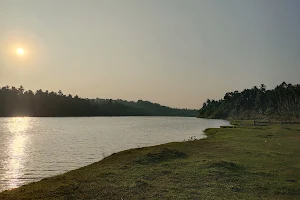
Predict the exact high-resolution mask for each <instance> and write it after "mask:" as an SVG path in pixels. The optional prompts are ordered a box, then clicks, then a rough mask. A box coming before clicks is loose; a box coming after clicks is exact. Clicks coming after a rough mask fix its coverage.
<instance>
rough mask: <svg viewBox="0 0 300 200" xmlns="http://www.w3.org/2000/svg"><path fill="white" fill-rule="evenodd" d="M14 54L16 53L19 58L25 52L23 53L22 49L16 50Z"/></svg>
mask: <svg viewBox="0 0 300 200" xmlns="http://www.w3.org/2000/svg"><path fill="white" fill-rule="evenodd" d="M16 53H17V55H19V56H23V55H24V53H25V51H24V49H23V48H17V50H16Z"/></svg>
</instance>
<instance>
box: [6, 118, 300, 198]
mask: <svg viewBox="0 0 300 200" xmlns="http://www.w3.org/2000/svg"><path fill="white" fill-rule="evenodd" d="M233 124H236V125H237V126H236V127H235V128H220V129H208V130H207V131H206V133H207V135H208V138H206V139H202V140H196V141H189V142H179V143H169V144H164V145H159V146H154V147H147V148H140V149H131V150H127V151H123V152H120V153H117V154H113V155H111V156H109V157H107V158H105V159H103V160H102V161H100V162H97V163H94V164H92V165H89V166H87V167H83V168H80V169H77V170H74V171H71V172H68V173H65V174H62V175H59V176H55V177H51V178H46V179H43V180H41V181H39V182H36V183H31V184H29V185H26V186H22V187H20V188H18V189H13V190H11V191H5V192H3V193H1V194H0V199H1V200H6V199H13V200H17V199H118V200H121V199H123V200H126V199H128V200H135V199H300V125H299V124H294V125H292V124H290V125H287V124H284V125H280V124H274V125H267V126H253V122H252V121H235V122H233Z"/></svg>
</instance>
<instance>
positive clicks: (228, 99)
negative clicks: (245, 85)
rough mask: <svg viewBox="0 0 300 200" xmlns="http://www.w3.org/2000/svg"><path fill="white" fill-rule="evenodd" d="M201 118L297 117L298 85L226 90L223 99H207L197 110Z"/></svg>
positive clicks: (299, 115) (299, 108)
mask: <svg viewBox="0 0 300 200" xmlns="http://www.w3.org/2000/svg"><path fill="white" fill-rule="evenodd" d="M198 117H201V118H222V119H227V118H229V119H230V118H232V119H300V85H299V84H297V85H292V84H286V83H285V82H283V83H282V84H280V85H278V86H276V87H275V89H272V90H267V89H266V86H265V85H264V84H261V85H260V87H256V86H254V87H253V88H252V89H245V90H244V91H242V92H238V91H234V92H229V93H226V94H225V96H224V98H223V99H220V100H217V101H216V100H210V99H208V100H207V101H206V102H205V103H204V104H203V107H202V108H201V109H200V110H199V111H198Z"/></svg>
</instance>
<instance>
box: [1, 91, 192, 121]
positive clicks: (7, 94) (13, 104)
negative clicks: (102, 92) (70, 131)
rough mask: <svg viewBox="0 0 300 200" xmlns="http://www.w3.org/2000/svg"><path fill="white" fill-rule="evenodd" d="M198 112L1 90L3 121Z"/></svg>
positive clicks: (152, 104) (157, 105) (151, 104)
mask: <svg viewBox="0 0 300 200" xmlns="http://www.w3.org/2000/svg"><path fill="white" fill-rule="evenodd" d="M196 114H197V111H196V110H189V109H174V108H170V107H166V106H161V105H159V104H155V103H151V102H148V101H142V100H139V101H137V102H128V101H124V100H112V99H108V100H104V99H102V100H101V99H84V98H80V97H78V96H77V95H76V96H74V97H73V96H72V95H65V94H63V93H62V91H58V92H57V93H56V92H49V91H48V90H46V91H42V90H37V91H36V92H33V91H31V90H27V91H25V90H24V88H23V87H22V86H20V87H19V88H16V87H9V86H5V87H2V88H0V117H10V116H36V117H67V116H196Z"/></svg>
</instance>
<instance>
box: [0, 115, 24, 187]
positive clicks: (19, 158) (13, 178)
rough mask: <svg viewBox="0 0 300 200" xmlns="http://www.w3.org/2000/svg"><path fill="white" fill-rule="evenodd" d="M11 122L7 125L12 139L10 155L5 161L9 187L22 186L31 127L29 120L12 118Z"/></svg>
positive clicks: (9, 146) (9, 145) (6, 178)
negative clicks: (28, 131) (21, 180)
mask: <svg viewBox="0 0 300 200" xmlns="http://www.w3.org/2000/svg"><path fill="white" fill-rule="evenodd" d="M10 120H11V122H8V123H6V125H7V129H8V130H9V132H10V135H11V137H10V138H9V139H10V141H9V142H8V151H7V153H8V155H7V156H6V160H4V166H3V168H4V170H5V175H4V179H5V180H10V181H9V182H8V183H7V184H8V185H9V187H11V188H13V187H17V186H18V185H20V179H21V178H22V177H23V175H24V171H23V170H24V162H25V161H26V153H25V151H26V148H29V143H28V140H29V138H28V135H27V130H28V127H29V118H26V117H17V118H11V119H10Z"/></svg>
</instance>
